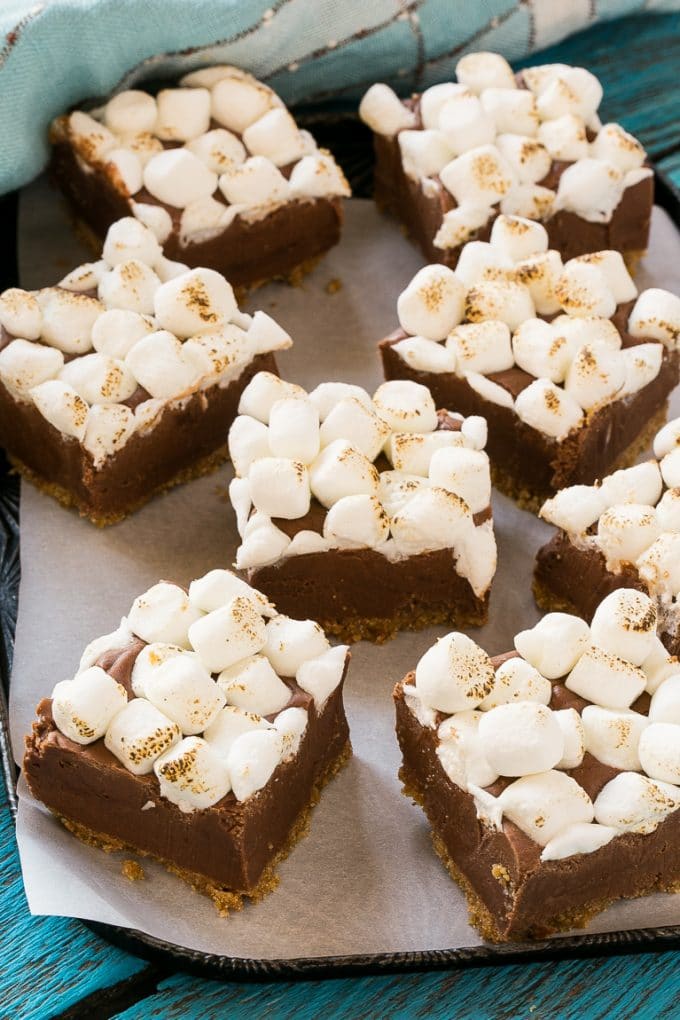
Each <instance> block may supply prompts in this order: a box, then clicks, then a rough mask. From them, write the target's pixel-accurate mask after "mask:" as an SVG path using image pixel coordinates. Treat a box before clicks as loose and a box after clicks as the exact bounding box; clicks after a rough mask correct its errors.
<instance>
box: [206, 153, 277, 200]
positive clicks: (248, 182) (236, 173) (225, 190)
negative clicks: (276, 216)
mask: <svg viewBox="0 0 680 1020" xmlns="http://www.w3.org/2000/svg"><path fill="white" fill-rule="evenodd" d="M219 187H220V191H221V192H222V194H223V195H224V197H225V198H226V200H227V201H228V202H231V203H233V204H234V205H242V206H244V207H246V208H253V207H257V206H270V205H275V204H276V203H277V202H285V201H286V199H287V198H288V196H289V194H290V184H289V183H288V181H287V180H286V178H285V177H284V176H283V174H282V173H281V171H280V170H279V169H278V167H276V166H274V164H273V163H272V162H271V160H269V159H266V158H265V157H264V156H251V157H250V158H249V159H247V160H246V161H245V163H242V164H241V165H240V166H236V167H231V168H230V169H229V170H227V171H226V172H225V173H223V174H222V176H221V177H220V180H219Z"/></svg>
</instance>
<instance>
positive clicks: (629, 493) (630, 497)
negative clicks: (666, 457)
mask: <svg viewBox="0 0 680 1020" xmlns="http://www.w3.org/2000/svg"><path fill="white" fill-rule="evenodd" d="M661 489H662V480H661V472H660V471H659V466H658V464H657V463H656V462H655V461H653V460H647V461H644V462H643V463H642V464H634V465H633V467H629V468H620V469H619V470H618V471H614V472H613V473H612V474H611V475H607V476H606V477H605V478H603V479H602V484H601V486H600V492H601V493H602V498H603V499H604V501H605V503H607V504H608V505H610V506H613V505H614V504H616V503H647V504H648V505H649V506H650V507H652V506H654V504H655V503H656V502H657V500H658V499H659V496H660V495H661Z"/></svg>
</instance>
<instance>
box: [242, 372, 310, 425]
mask: <svg viewBox="0 0 680 1020" xmlns="http://www.w3.org/2000/svg"><path fill="white" fill-rule="evenodd" d="M288 397H299V398H301V399H303V400H305V399H306V398H307V394H306V393H305V391H304V390H303V389H302V387H301V386H298V385H296V384H295V383H289V382H284V381H283V379H279V377H278V376H277V375H273V374H272V373H271V372H258V373H257V375H255V376H253V378H252V379H251V380H250V382H249V383H248V385H247V386H246V388H245V389H244V391H243V393H242V394H241V399H240V401H239V405H238V412H239V414H248V415H250V416H251V417H252V418H256V419H257V420H258V421H261V422H264V424H265V425H267V424H268V423H269V415H270V414H271V409H272V407H273V406H274V404H275V403H276V401H277V400H283V399H286V398H288ZM310 399H311V397H310ZM312 403H314V401H313V400H312Z"/></svg>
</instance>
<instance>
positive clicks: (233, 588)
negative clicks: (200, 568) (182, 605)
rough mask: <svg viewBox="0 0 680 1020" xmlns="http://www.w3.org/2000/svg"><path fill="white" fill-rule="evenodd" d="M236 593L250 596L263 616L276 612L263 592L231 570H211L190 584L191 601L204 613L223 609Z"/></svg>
mask: <svg viewBox="0 0 680 1020" xmlns="http://www.w3.org/2000/svg"><path fill="white" fill-rule="evenodd" d="M236 595H244V596H246V597H247V598H249V599H250V600H251V602H253V603H254V604H255V605H256V606H257V608H258V609H259V611H260V612H261V613H262V615H263V616H272V615H273V614H274V612H275V610H274V607H273V606H272V604H271V602H269V600H268V599H267V598H266V596H265V595H263V594H262V592H260V591H257V589H256V588H251V586H250V585H249V584H246V582H245V581H243V580H242V579H241V578H240V577H237V575H236V574H233V573H232V572H231V570H209V571H208V573H207V574H204V575H203V577H198V578H196V580H195V581H192V582H191V584H190V585H189V602H190V603H191V605H192V606H194V608H196V609H200V610H202V611H203V612H204V613H211V612H212V611H213V610H214V609H221V608H222V606H226V605H227V603H228V602H230V601H231V600H232V598H234V596H236Z"/></svg>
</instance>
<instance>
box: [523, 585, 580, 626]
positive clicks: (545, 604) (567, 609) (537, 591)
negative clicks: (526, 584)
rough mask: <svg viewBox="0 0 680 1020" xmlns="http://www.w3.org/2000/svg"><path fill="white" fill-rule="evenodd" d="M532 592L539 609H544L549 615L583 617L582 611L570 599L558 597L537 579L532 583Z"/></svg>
mask: <svg viewBox="0 0 680 1020" xmlns="http://www.w3.org/2000/svg"><path fill="white" fill-rule="evenodd" d="M531 590H532V592H533V594H534V601H535V602H536V605H537V606H538V608H539V609H544V610H545V611H546V612H547V613H570V614H571V615H572V616H581V611H580V609H577V607H576V606H575V605H574V603H573V602H572V601H571V600H570V599H565V598H564V597H563V596H561V595H556V594H555V593H554V592H553V591H551V590H550V588H548V587H547V585H545V584H544V583H543V581H539V580H538V578H536V577H534V579H533V581H532V582H531Z"/></svg>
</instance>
